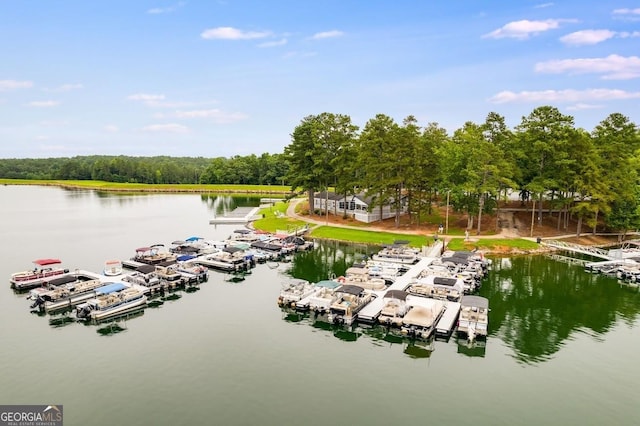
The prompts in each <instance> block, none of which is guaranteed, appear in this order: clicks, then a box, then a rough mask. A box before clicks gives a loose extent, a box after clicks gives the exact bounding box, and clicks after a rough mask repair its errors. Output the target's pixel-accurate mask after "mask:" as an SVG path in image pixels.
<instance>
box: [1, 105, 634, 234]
mask: <svg viewBox="0 0 640 426" xmlns="http://www.w3.org/2000/svg"><path fill="white" fill-rule="evenodd" d="M639 148H640V132H639V129H638V127H637V125H636V124H635V123H633V122H631V121H630V120H629V118H628V117H626V116H624V115H622V114H619V113H612V114H610V115H609V116H607V117H605V118H604V119H603V120H602V121H601V122H600V123H599V124H598V125H597V126H596V127H595V128H594V129H593V130H591V131H587V130H585V129H581V128H576V127H575V124H574V118H573V117H572V116H570V115H565V114H562V113H561V112H560V111H559V110H558V109H557V108H556V107H553V106H541V107H537V108H535V109H534V110H533V111H532V112H531V113H530V114H529V115H528V116H524V117H522V120H521V122H520V123H519V124H518V125H516V126H515V127H514V128H513V129H510V128H509V127H508V126H507V125H506V124H505V118H504V117H503V116H501V115H499V114H497V113H495V112H490V113H489V114H488V115H487V117H486V119H485V121H484V122H482V123H474V122H470V121H469V122H466V123H464V125H463V126H462V127H460V128H458V129H456V130H455V131H454V132H453V134H449V133H448V132H447V131H446V130H445V129H444V128H442V127H441V126H439V125H438V123H434V122H431V123H427V124H426V125H425V126H420V125H419V124H418V122H417V120H416V118H415V117H413V116H408V117H406V118H405V119H404V120H403V121H402V123H397V122H396V121H394V119H392V118H391V117H389V116H387V115H384V114H378V115H376V116H375V117H373V118H371V119H370V120H369V121H367V122H366V124H365V125H364V126H363V127H362V129H360V128H359V127H358V126H356V125H354V124H353V123H352V121H351V117H349V116H348V115H343V114H334V113H329V112H324V113H321V114H318V115H310V116H307V117H304V118H303V119H302V120H301V122H300V123H299V124H298V125H297V126H296V127H295V129H293V132H292V134H291V141H290V143H289V145H287V146H286V147H285V149H284V152H283V153H278V154H268V153H264V154H261V155H260V156H256V155H254V154H252V155H248V156H234V157H231V158H225V157H216V158H202V157H198V158H189V157H184V158H183V157H165V156H157V157H126V156H99V155H96V156H81V157H73V158H46V159H0V178H8V179H60V180H103V181H109V182H131V183H148V184H194V183H196V184H198V183H200V184H252V185H271V184H274V185H275V184H277V185H288V186H291V188H292V190H296V191H298V190H302V191H304V192H307V193H308V195H309V201H310V205H313V202H312V194H313V193H314V192H317V191H322V190H325V189H327V188H332V189H333V190H335V192H336V193H338V194H341V196H344V197H345V198H346V197H348V196H349V195H354V194H356V193H366V194H368V195H369V196H371V197H372V199H373V206H374V208H375V207H376V206H380V207H381V206H383V205H385V204H392V205H393V206H394V208H395V211H396V212H397V216H396V221H399V215H400V211H401V210H402V208H403V207H407V208H408V211H409V212H410V214H411V215H414V216H415V218H416V220H417V221H418V223H419V220H420V217H421V216H422V215H424V214H429V213H430V212H431V209H432V208H433V205H434V202H443V200H444V199H445V198H446V199H447V202H448V203H450V205H451V206H452V208H454V209H455V210H457V211H464V212H466V213H467V214H468V218H469V219H468V220H469V223H468V228H474V227H475V228H476V229H477V232H478V233H480V232H481V228H480V227H481V223H482V220H481V219H482V215H483V214H485V213H490V212H493V211H494V210H495V208H496V207H497V205H498V202H499V201H500V200H501V199H504V198H505V197H506V194H507V192H508V191H513V190H515V191H518V192H519V194H520V196H521V198H522V201H523V203H524V202H527V203H528V205H530V206H531V207H532V208H533V211H534V212H535V209H536V206H537V208H538V209H539V210H538V211H539V212H541V210H540V207H541V206H543V207H544V209H545V210H544V212H547V213H548V214H554V217H557V226H558V229H566V226H567V223H568V221H569V220H570V218H571V219H572V220H577V222H578V224H579V226H578V233H580V232H581V228H582V227H583V226H585V227H593V228H594V229H595V226H596V224H598V223H600V224H604V225H605V226H606V227H607V228H608V229H611V230H616V231H628V230H633V229H638V228H640V191H639V188H640V187H639V182H638V177H639V171H640V150H639ZM311 213H313V211H312V212H311ZM542 214H544V213H542V212H541V213H538V216H537V217H538V220H542Z"/></svg>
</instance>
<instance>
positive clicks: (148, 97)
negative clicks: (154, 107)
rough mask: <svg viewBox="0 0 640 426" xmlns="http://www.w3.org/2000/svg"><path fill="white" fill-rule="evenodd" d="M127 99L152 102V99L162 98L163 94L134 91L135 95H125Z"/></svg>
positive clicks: (158, 99) (159, 99)
mask: <svg viewBox="0 0 640 426" xmlns="http://www.w3.org/2000/svg"><path fill="white" fill-rule="evenodd" d="M127 99H129V100H131V101H142V102H152V101H161V100H163V99H164V95H150V94H148V93H136V94H135V95H129V96H127Z"/></svg>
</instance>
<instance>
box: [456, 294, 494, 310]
mask: <svg viewBox="0 0 640 426" xmlns="http://www.w3.org/2000/svg"><path fill="white" fill-rule="evenodd" d="M460 304H461V305H462V306H471V307H476V308H479V309H488V308H489V299H487V298H485V297H482V296H462V300H461V301H460Z"/></svg>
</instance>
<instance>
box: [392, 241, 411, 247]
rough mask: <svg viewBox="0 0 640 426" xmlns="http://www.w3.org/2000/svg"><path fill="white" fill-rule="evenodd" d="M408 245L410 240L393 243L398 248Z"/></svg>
mask: <svg viewBox="0 0 640 426" xmlns="http://www.w3.org/2000/svg"><path fill="white" fill-rule="evenodd" d="M407 244H409V240H395V241H394V242H393V245H396V246H406V245H407Z"/></svg>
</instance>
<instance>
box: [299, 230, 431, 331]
mask: <svg viewBox="0 0 640 426" xmlns="http://www.w3.org/2000/svg"><path fill="white" fill-rule="evenodd" d="M442 249H443V242H442V241H437V242H436V243H435V244H434V245H433V246H429V247H424V248H423V250H422V254H423V256H424V257H422V259H420V261H419V262H418V263H416V264H414V265H411V266H410V267H409V270H408V271H407V272H405V273H404V274H403V275H401V276H400V277H398V278H397V279H396V280H395V281H394V282H393V284H391V285H390V286H389V287H387V288H385V289H384V290H379V291H375V292H374V293H375V294H376V298H375V299H373V300H372V301H371V302H370V303H369V304H368V305H367V306H365V307H364V308H362V310H361V311H360V312H358V321H362V322H365V323H374V322H376V321H377V319H378V317H379V316H380V312H381V311H382V308H384V295H385V293H386V292H387V291H389V290H402V291H406V289H407V288H408V287H409V285H411V283H412V282H413V281H414V280H415V279H416V277H417V276H418V274H420V273H421V272H422V271H423V270H424V269H426V267H427V266H429V265H430V264H431V263H432V262H433V261H434V260H435V258H436V257H438V256H439V255H440V253H442ZM301 302H302V301H301Z"/></svg>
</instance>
